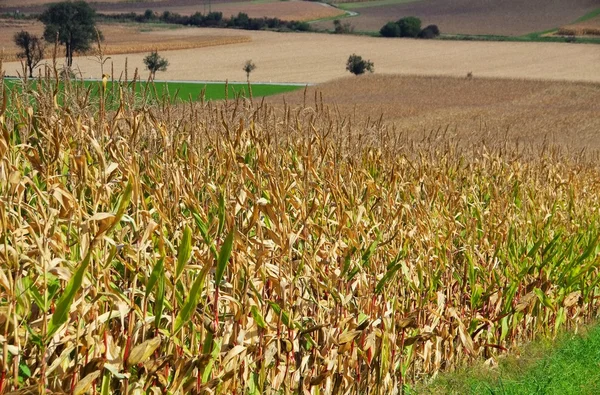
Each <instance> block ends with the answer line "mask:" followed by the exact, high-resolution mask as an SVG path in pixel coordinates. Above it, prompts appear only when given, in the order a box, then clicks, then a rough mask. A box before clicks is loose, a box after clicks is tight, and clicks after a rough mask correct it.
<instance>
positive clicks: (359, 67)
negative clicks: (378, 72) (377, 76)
mask: <svg viewBox="0 0 600 395" xmlns="http://www.w3.org/2000/svg"><path fill="white" fill-rule="evenodd" d="M346 70H348V71H349V72H351V73H352V74H354V75H360V74H364V72H365V71H368V72H370V73H372V72H373V71H375V68H374V65H373V62H371V61H370V60H364V59H363V58H362V56H358V55H356V54H352V55H350V57H349V58H348V61H347V62H346Z"/></svg>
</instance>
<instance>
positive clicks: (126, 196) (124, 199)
mask: <svg viewBox="0 0 600 395" xmlns="http://www.w3.org/2000/svg"><path fill="white" fill-rule="evenodd" d="M132 193H133V183H132V181H131V177H130V178H129V181H127V186H126V187H125V190H124V191H123V194H122V195H121V198H120V199H119V204H118V205H117V213H116V214H115V219H114V221H113V223H112V225H111V226H110V227H109V228H108V229H107V230H106V233H108V232H109V231H111V230H113V229H114V228H115V227H116V226H117V224H118V223H119V222H120V221H121V218H123V214H125V210H127V206H129V202H131V195H132Z"/></svg>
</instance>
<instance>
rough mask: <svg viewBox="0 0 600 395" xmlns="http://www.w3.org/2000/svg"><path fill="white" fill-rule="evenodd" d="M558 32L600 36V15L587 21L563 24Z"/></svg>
mask: <svg viewBox="0 0 600 395" xmlns="http://www.w3.org/2000/svg"><path fill="white" fill-rule="evenodd" d="M558 34H562V35H568V36H587V35H589V36H600V16H598V17H595V18H593V19H590V20H587V21H585V22H579V23H574V24H571V25H565V26H562V27H560V28H559V29H558Z"/></svg>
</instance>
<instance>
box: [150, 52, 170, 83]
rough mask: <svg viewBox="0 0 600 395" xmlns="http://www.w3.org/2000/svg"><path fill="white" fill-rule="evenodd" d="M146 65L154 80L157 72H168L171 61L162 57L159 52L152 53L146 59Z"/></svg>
mask: <svg viewBox="0 0 600 395" xmlns="http://www.w3.org/2000/svg"><path fill="white" fill-rule="evenodd" d="M144 64H145V65H146V68H148V70H150V77H151V78H152V79H154V76H155V75H156V72H157V71H167V67H168V66H169V61H168V60H167V59H165V58H163V57H162V56H160V55H159V54H158V52H157V51H152V52H150V54H149V55H148V56H146V57H145V58H144Z"/></svg>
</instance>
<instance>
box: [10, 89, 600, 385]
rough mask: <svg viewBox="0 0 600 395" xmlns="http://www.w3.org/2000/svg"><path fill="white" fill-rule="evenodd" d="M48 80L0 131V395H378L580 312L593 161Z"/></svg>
mask: <svg viewBox="0 0 600 395" xmlns="http://www.w3.org/2000/svg"><path fill="white" fill-rule="evenodd" d="M45 84H46V85H45V87H44V88H43V89H40V90H38V91H36V92H33V91H25V92H23V93H22V95H17V96H16V100H14V101H13V102H12V103H11V106H12V108H11V109H10V112H8V113H5V114H3V118H2V119H1V120H0V128H1V132H2V133H1V134H0V202H1V205H0V210H1V211H0V216H1V219H2V220H1V221H0V226H2V228H1V229H0V230H1V233H0V234H2V235H3V237H2V238H1V239H0V247H1V250H0V252H1V253H0V259H2V260H3V261H2V263H3V264H2V265H1V266H0V287H2V292H3V299H1V301H2V305H0V307H1V309H0V314H1V317H2V318H3V321H2V322H4V323H5V327H6V328H8V329H7V330H6V331H5V332H4V335H3V336H4V339H5V345H6V346H5V347H4V351H3V354H2V357H3V361H6V365H4V368H5V374H6V375H7V376H6V377H8V378H9V380H7V381H4V382H3V383H2V385H3V388H7V389H8V390H17V389H21V388H29V390H31V387H33V388H34V389H35V388H45V389H50V390H52V391H54V392H59V391H61V392H64V391H71V392H74V393H82V392H85V391H84V389H85V390H88V389H93V390H95V391H97V392H100V393H110V392H117V391H119V392H126V391H127V390H128V389H132V388H143V389H145V390H148V391H153V392H156V391H158V392H164V391H170V392H172V393H208V392H215V393H233V392H237V393H241V392H248V393H263V392H268V391H271V392H272V393H277V392H286V391H287V392H297V390H298V389H299V388H300V389H302V390H307V391H310V390H311V389H313V390H315V391H316V390H317V389H318V390H319V391H321V392H323V393H332V394H333V393H340V391H343V392H346V391H352V390H354V392H365V391H366V390H367V388H369V389H370V390H371V391H372V392H376V393H381V394H384V393H385V394H389V393H395V391H398V389H400V388H402V386H403V385H405V384H407V383H412V382H415V381H419V380H423V379H425V378H427V377H429V376H430V375H432V374H435V373H436V372H438V371H441V370H449V369H452V368H453V367H454V366H460V365H461V364H463V363H465V362H471V361H473V360H478V359H480V358H485V359H489V358H495V357H497V356H498V355H499V354H501V353H502V352H504V351H506V350H508V351H510V350H511V349H513V348H514V347H515V345H517V344H522V343H524V342H526V341H529V340H531V339H533V338H535V337H536V336H539V335H544V336H547V337H552V336H553V335H554V334H555V333H557V332H558V331H560V330H563V329H569V328H573V327H577V326H580V325H582V324H584V323H586V322H590V321H592V320H593V319H595V318H596V317H597V315H598V308H599V304H600V300H599V299H598V292H599V291H600V289H599V283H600V278H599V276H598V271H599V270H600V269H599V268H600V245H599V242H598V229H599V225H600V204H599V203H600V201H599V199H600V182H599V181H598V180H600V169H599V168H598V165H597V161H595V160H594V159H595V158H585V157H581V156H568V155H563V154H562V151H561V150H560V149H559V148H556V147H548V146H542V147H540V150H539V151H537V152H535V153H533V154H534V155H532V156H526V155H525V153H524V152H523V151H522V150H521V149H519V148H518V147H509V146H505V147H502V148H500V149H496V150H490V149H488V148H487V147H485V146H477V145H474V146H472V147H470V148H469V149H465V150H460V149H457V147H456V146H455V145H453V144H452V143H451V142H450V141H448V142H447V144H445V145H442V146H432V145H430V144H428V143H427V141H423V142H421V143H419V142H415V141H407V139H405V138H404V136H403V135H402V134H400V133H397V132H396V131H395V130H394V129H393V128H391V127H388V126H386V125H385V124H383V123H382V122H380V121H379V120H375V121H372V120H362V119H356V118H352V117H349V118H344V117H342V116H340V115H339V113H338V112H336V111H332V110H329V109H326V108H325V107H324V105H323V102H322V101H320V100H319V99H318V97H316V98H315V105H314V106H306V105H303V106H300V107H294V108H292V107H289V106H284V108H283V109H281V110H276V109H273V108H272V107H270V106H269V105H267V104H265V103H262V102H261V103H258V101H255V102H254V103H253V102H251V101H249V100H245V99H241V98H240V99H238V100H230V101H227V102H224V101H221V102H205V103H188V104H186V105H183V106H170V105H169V104H168V103H160V104H159V105H156V106H143V107H139V106H137V105H136V102H135V100H134V99H131V98H130V97H129V96H128V95H125V94H124V95H123V96H122V98H121V101H120V103H119V108H118V109H117V110H115V111H107V110H106V108H104V107H103V104H102V101H100V102H99V103H90V102H89V101H88V100H86V98H85V95H86V92H85V91H77V90H72V91H68V92H67V94H66V95H65V97H64V102H63V105H59V104H58V103H57V101H56V100H55V94H56V92H57V91H58V89H59V86H57V85H56V82H55V81H53V80H46V81H45ZM0 102H1V101H0ZM32 104H33V105H32ZM78 391H81V392H78Z"/></svg>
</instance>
